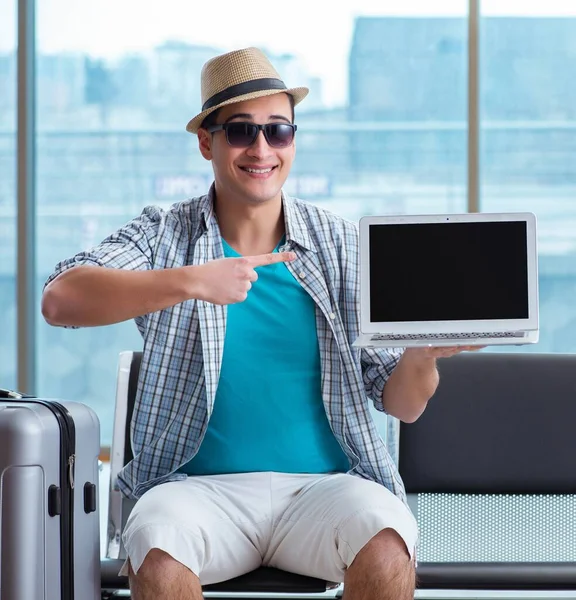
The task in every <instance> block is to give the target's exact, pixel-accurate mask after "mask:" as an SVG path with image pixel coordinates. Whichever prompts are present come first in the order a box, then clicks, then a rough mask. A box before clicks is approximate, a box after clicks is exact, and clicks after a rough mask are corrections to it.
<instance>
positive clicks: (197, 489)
mask: <svg viewBox="0 0 576 600" xmlns="http://www.w3.org/2000/svg"><path fill="white" fill-rule="evenodd" d="M387 528H391V529H393V530H395V531H396V532H397V533H398V534H399V535H400V536H401V537H402V539H403V540H404V542H405V543H406V547H407V550H408V552H409V553H410V556H411V557H413V553H414V548H415V545H416V542H417V537H418V531H417V525H416V521H415V519H414V517H413V516H412V513H411V512H410V511H409V509H408V508H407V507H406V505H405V504H404V503H403V502H402V501H401V500H399V499H398V498H397V497H396V496H394V494H392V492H390V491H389V490H388V489H386V488H385V487H383V486H381V485H379V484H377V483H374V482H372V481H368V480H366V479H361V478H359V477H356V476H354V475H348V474H343V473H337V474H329V475H308V474H305V475H301V474H287V473H270V472H266V473H239V474H231V475H208V476H201V477H188V479H187V480H185V481H177V482H171V483H165V484H162V485H159V486H157V487H155V488H152V489H151V490H150V491H148V492H146V493H145V494H144V495H143V496H142V498H140V500H139V501H138V502H137V503H136V506H135V507H134V510H133V511H132V513H131V514H130V517H129V519H128V523H127V524H126V528H125V530H124V533H123V541H124V546H125V548H126V551H127V554H128V557H129V560H130V563H131V566H132V569H133V570H134V571H135V572H138V569H139V568H140V566H141V565H142V562H143V561H144V558H145V557H146V555H147V554H148V552H149V551H150V550H151V549H152V548H159V549H160V550H163V551H164V552H167V553H168V554H170V555H171V556H172V557H173V558H174V559H175V560H177V561H178V562H180V563H182V564H183V565H185V566H186V567H188V568H189V569H190V570H191V571H192V572H193V573H195V574H196V575H197V576H198V577H199V579H200V583H201V584H202V585H208V584H211V583H217V582H220V581H225V580H228V579H232V578H233V577H237V576H239V575H243V574H244V573H248V572H249V571H253V570H254V569H256V568H258V567H260V566H262V565H264V566H270V567H276V568H278V569H282V570H284V571H289V572H292V573H300V574H302V575H308V576H312V577H318V578H320V579H324V580H326V581H333V582H342V581H343V580H344V573H345V571H346V569H347V567H349V566H350V564H351V563H352V561H353V560H354V557H355V556H356V555H357V554H358V552H359V551H360V550H361V549H362V547H363V546H364V545H365V544H366V543H367V542H368V541H370V539H371V538H372V537H374V536H375V535H376V534H377V533H378V532H379V531H381V530H383V529H387ZM127 565H128V561H126V563H125V564H124V566H123V567H122V570H121V572H120V573H121V574H123V575H126V574H127V573H128V566H127Z"/></svg>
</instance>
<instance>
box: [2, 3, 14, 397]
mask: <svg viewBox="0 0 576 600" xmlns="http://www.w3.org/2000/svg"><path fill="white" fill-rule="evenodd" d="M15 8H16V2H15V0H0V14H1V15H2V19H0V331H2V343H1V344H0V387H4V388H15V387H16V14H15V12H16V11H15Z"/></svg>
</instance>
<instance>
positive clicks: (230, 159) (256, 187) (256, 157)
mask: <svg viewBox="0 0 576 600" xmlns="http://www.w3.org/2000/svg"><path fill="white" fill-rule="evenodd" d="M217 122H218V124H223V123H233V122H240V123H256V124H259V125H264V124H265V123H292V107H291V105H290V100H289V98H288V95H287V94H274V95H272V96H265V97H263V98H256V99H255V100H246V101H244V102H238V103H235V104H231V105H229V106H224V107H223V108H222V109H220V112H219V113H218V119H217ZM198 139H199V145H200V151H201V152H202V155H203V156H204V158H206V159H207V160H211V161H212V166H213V169H214V178H215V181H216V193H217V194H218V193H220V194H224V195H230V196H231V197H235V198H238V199H239V200H240V201H244V202H248V203H250V204H259V203H263V202H267V201H269V200H272V199H274V198H277V197H278V196H279V194H280V190H281V189H282V186H283V185H284V182H285V181H286V178H287V177H288V174H289V172H290V168H291V167H292V161H293V160H294V155H295V153H296V146H295V143H294V142H293V143H292V144H291V145H289V146H287V147H286V148H274V147H272V146H270V145H269V144H268V142H267V141H266V138H265V137H264V132H263V131H259V132H258V137H257V138H256V140H255V141H254V143H253V144H251V145H250V146H248V147H245V148H235V147H232V146H230V145H229V144H228V142H227V141H226V133H225V132H224V131H216V132H214V133H212V134H211V133H208V132H207V131H206V130H204V129H200V130H199V131H198Z"/></svg>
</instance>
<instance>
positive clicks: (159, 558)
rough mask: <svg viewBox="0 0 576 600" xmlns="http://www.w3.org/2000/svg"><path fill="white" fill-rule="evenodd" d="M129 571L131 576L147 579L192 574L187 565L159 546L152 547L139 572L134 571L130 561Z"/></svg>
mask: <svg viewBox="0 0 576 600" xmlns="http://www.w3.org/2000/svg"><path fill="white" fill-rule="evenodd" d="M129 572H130V577H131V578H137V579H140V580H147V581H160V580H162V579H173V578H174V577H177V576H178V575H186V574H190V575H192V572H191V571H190V570H189V569H188V568H187V567H185V566H184V565H183V564H182V563H180V562H178V561H177V560H176V559H174V558H173V557H172V556H170V554H168V553H167V552H164V550H160V549H159V548H152V549H151V550H150V551H149V552H148V554H146V557H145V558H144V561H143V562H142V565H141V566H140V568H139V569H138V573H135V572H134V570H133V569H132V564H131V563H129Z"/></svg>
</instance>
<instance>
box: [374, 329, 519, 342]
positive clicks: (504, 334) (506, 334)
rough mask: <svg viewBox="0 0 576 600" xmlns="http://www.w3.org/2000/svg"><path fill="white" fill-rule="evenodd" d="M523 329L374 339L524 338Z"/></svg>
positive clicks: (394, 336) (387, 335) (392, 335)
mask: <svg viewBox="0 0 576 600" xmlns="http://www.w3.org/2000/svg"><path fill="white" fill-rule="evenodd" d="M522 337H524V332H523V331H491V332H488V333H404V334H394V333H389V334H388V333H376V334H374V335H373V336H372V338H371V339H372V340H373V341H378V340H382V341H390V340H392V341H394V340H462V339H466V340H484V339H489V338H522Z"/></svg>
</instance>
